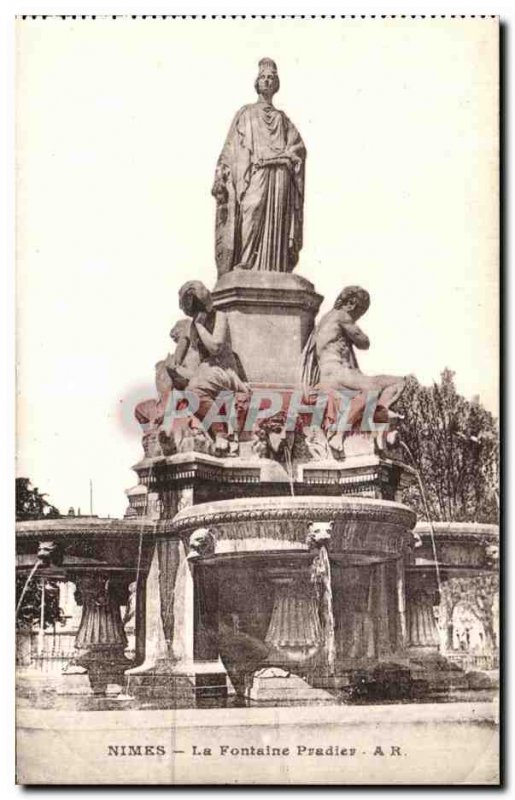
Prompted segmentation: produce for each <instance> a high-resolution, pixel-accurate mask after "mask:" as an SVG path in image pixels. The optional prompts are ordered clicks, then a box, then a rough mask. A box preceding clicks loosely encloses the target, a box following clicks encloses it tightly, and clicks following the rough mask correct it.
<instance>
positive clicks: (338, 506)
mask: <svg viewBox="0 0 515 800" xmlns="http://www.w3.org/2000/svg"><path fill="white" fill-rule="evenodd" d="M415 521H416V515H415V513H414V512H413V511H411V510H410V509H409V508H407V507H406V506H403V505H401V504H400V503H394V502H391V501H387V500H375V499H371V498H364V497H347V496H343V497H327V496H322V495H311V496H310V495H308V496H306V495H305V496H300V497H259V498H242V499H234V500H221V501H215V502H210V503H201V504H198V505H195V506H191V507H188V508H185V509H182V510H181V511H179V513H178V514H177V515H176V516H175V518H174V520H173V522H172V524H171V526H170V528H169V532H170V533H173V534H176V535H179V536H180V537H181V538H182V539H188V538H189V536H191V534H192V533H193V532H194V531H195V530H197V529H198V528H210V529H211V530H212V532H213V533H214V535H215V539H216V544H215V554H216V556H218V555H220V556H221V555H225V556H227V555H229V554H248V555H251V554H252V553H254V554H256V553H263V552H268V553H270V554H271V553H273V552H277V551H285V550H290V551H292V550H296V551H299V550H300V551H302V550H308V543H307V541H306V537H307V533H308V526H309V523H310V522H332V523H333V527H332V533H331V540H330V542H329V545H328V550H329V553H330V554H331V557H332V558H336V559H337V558H338V556H345V555H346V554H349V555H350V554H361V555H363V556H376V557H377V556H380V557H381V558H392V557H396V556H399V555H401V554H402V552H403V551H404V549H405V547H406V545H407V543H408V541H409V538H410V537H411V530H412V529H413V527H414V525H415Z"/></svg>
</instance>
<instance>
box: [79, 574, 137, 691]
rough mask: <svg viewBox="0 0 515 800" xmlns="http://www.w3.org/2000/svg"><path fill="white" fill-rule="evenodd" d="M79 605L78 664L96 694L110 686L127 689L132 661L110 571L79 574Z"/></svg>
mask: <svg viewBox="0 0 515 800" xmlns="http://www.w3.org/2000/svg"><path fill="white" fill-rule="evenodd" d="M74 582H75V583H76V584H77V593H78V595H79V596H78V598H77V599H78V601H81V602H82V619H81V622H80V626H79V630H78V632H77V638H76V640H75V648H76V649H77V650H78V656H77V658H76V659H75V663H76V664H78V665H79V666H81V667H84V668H85V669H87V671H88V678H89V681H90V684H91V688H92V690H93V693H94V694H103V693H104V692H105V690H106V689H107V685H108V684H109V683H117V684H121V685H123V684H124V682H125V676H124V672H125V670H126V669H127V667H128V666H130V663H131V662H130V661H129V659H128V658H126V656H125V654H124V650H125V648H126V647H127V637H126V636H125V631H124V629H123V623H122V617H121V614H120V605H121V602H120V597H119V589H118V587H117V586H116V583H115V580H114V576H113V574H112V573H109V572H107V571H101V572H89V573H85V574H84V573H83V574H78V575H77V576H76V577H75V578H74Z"/></svg>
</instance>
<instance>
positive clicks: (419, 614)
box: [406, 568, 440, 655]
mask: <svg viewBox="0 0 515 800" xmlns="http://www.w3.org/2000/svg"><path fill="white" fill-rule="evenodd" d="M439 602H440V599H439V592H438V587H437V585H436V581H435V577H434V576H433V575H432V574H425V573H422V572H417V571H415V570H414V569H413V568H412V569H411V570H408V572H407V581H406V604H407V607H406V627H407V636H408V647H409V650H410V651H411V655H414V654H417V653H418V654H429V653H437V652H438V651H439V648H440V637H439V635H438V628H437V624H436V619H435V615H434V611H433V608H434V607H435V606H437V605H438V604H439Z"/></svg>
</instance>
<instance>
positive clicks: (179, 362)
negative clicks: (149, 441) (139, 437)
mask: <svg viewBox="0 0 515 800" xmlns="http://www.w3.org/2000/svg"><path fill="white" fill-rule="evenodd" d="M190 324H191V323H190V320H189V319H180V320H178V321H177V322H176V323H175V325H174V326H173V327H172V329H171V331H170V338H171V339H172V341H173V342H175V344H176V348H175V351H174V353H173V354H170V353H169V354H168V356H167V357H166V358H165V359H163V360H162V361H158V362H157V364H156V367H155V384H156V390H157V394H158V397H157V399H156V398H153V399H151V400H143V402H141V403H138V405H137V406H136V408H135V409H134V415H135V417H136V419H137V420H138V422H139V423H140V425H142V426H143V428H144V430H146V431H148V430H149V429H150V428H152V427H155V426H159V425H161V423H162V422H163V417H164V413H165V410H166V404H167V402H168V397H169V394H170V392H171V391H172V389H174V388H175V389H184V388H185V387H186V386H187V385H188V381H189V379H190V377H191V376H192V375H193V373H194V372H195V370H196V369H197V368H198V365H199V363H200V361H199V356H198V352H197V351H195V350H194V349H193V348H190V347H189V338H188V337H189V328H190Z"/></svg>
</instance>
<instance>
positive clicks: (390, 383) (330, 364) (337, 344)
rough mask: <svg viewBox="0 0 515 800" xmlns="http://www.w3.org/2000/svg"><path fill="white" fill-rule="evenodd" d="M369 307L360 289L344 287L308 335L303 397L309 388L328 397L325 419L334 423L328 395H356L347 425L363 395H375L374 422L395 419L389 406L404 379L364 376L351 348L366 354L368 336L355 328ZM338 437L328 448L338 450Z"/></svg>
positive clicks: (356, 419)
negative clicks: (352, 392)
mask: <svg viewBox="0 0 515 800" xmlns="http://www.w3.org/2000/svg"><path fill="white" fill-rule="evenodd" d="M369 305H370V295H369V294H368V292H367V291H366V290H365V289H362V288H361V287H360V286H347V287H345V289H343V291H341V292H340V294H339V295H338V297H337V298H336V301H335V303H334V306H333V308H332V309H331V311H329V312H328V313H327V314H325V315H324V316H323V317H322V319H321V320H320V322H319V323H318V325H317V326H316V328H315V330H314V331H313V333H312V334H311V336H310V338H309V339H308V342H307V344H306V347H305V348H304V352H303V374H302V379H303V384H304V387H305V391H306V393H309V391H310V390H311V388H312V387H315V388H318V389H322V390H323V391H326V392H328V394H329V404H328V416H329V417H332V419H331V420H330V421H331V422H334V421H335V417H336V415H337V409H336V408H335V405H336V406H337V401H335V400H334V398H333V401H332V402H331V392H332V391H338V390H339V391H345V390H350V391H354V392H359V395H358V396H357V397H356V398H355V400H353V401H352V403H351V407H350V413H349V416H348V419H347V421H348V423H349V424H350V425H356V424H357V423H358V422H360V420H361V417H362V414H363V410H364V407H365V403H366V400H367V395H368V393H369V392H377V393H378V400H377V411H376V414H375V416H374V419H375V421H376V422H386V421H387V420H388V419H393V418H396V417H397V415H396V414H395V413H394V412H392V411H390V406H391V405H393V404H394V403H395V401H396V400H398V399H399V397H400V395H401V393H402V391H403V389H404V385H405V378H404V377H400V376H396V375H388V374H381V375H364V374H363V373H362V372H361V370H360V368H359V365H358V361H357V358H356V354H355V352H354V348H355V347H357V348H359V349H361V350H368V348H369V346H370V342H369V339H368V336H367V335H366V334H365V333H364V332H363V331H362V329H361V328H360V327H359V325H357V320H358V319H359V318H360V317H362V316H363V314H364V313H365V312H366V311H367V310H368V307H369ZM341 440H342V435H341V433H337V434H335V435H334V437H333V439H332V441H331V447H333V448H335V446H336V445H338V446H337V449H341V445H342V441H341Z"/></svg>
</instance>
